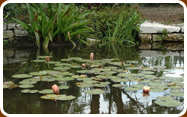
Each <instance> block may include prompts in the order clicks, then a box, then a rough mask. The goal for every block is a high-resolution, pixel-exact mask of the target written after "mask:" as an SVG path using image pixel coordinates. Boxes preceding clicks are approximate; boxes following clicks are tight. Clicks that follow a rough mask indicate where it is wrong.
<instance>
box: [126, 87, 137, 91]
mask: <svg viewBox="0 0 187 117" xmlns="http://www.w3.org/2000/svg"><path fill="white" fill-rule="evenodd" d="M125 90H127V91H138V90H140V88H138V87H126V88H125Z"/></svg>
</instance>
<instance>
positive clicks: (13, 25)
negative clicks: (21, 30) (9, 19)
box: [7, 23, 16, 30]
mask: <svg viewBox="0 0 187 117" xmlns="http://www.w3.org/2000/svg"><path fill="white" fill-rule="evenodd" d="M15 26H16V23H8V27H7V29H8V30H9V29H15V28H16V27H15Z"/></svg>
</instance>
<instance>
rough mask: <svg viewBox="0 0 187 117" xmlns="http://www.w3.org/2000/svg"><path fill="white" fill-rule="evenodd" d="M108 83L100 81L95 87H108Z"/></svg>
mask: <svg viewBox="0 0 187 117" xmlns="http://www.w3.org/2000/svg"><path fill="white" fill-rule="evenodd" d="M106 86H107V84H105V83H99V84H94V87H106Z"/></svg>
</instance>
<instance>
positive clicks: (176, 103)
mask: <svg viewBox="0 0 187 117" xmlns="http://www.w3.org/2000/svg"><path fill="white" fill-rule="evenodd" d="M155 103H156V104H158V105H160V106H166V107H176V106H181V105H182V104H183V103H181V102H179V101H177V100H167V101H165V100H162V101H155Z"/></svg>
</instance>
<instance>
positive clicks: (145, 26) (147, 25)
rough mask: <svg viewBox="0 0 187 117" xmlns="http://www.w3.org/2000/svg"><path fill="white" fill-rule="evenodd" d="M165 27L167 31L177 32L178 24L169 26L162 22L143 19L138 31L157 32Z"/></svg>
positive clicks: (178, 29)
mask: <svg viewBox="0 0 187 117" xmlns="http://www.w3.org/2000/svg"><path fill="white" fill-rule="evenodd" d="M164 29H166V30H167V31H168V32H169V33H173V32H179V31H180V27H179V26H169V25H164V24H159V23H156V22H153V23H152V22H148V21H145V22H144V23H142V24H141V25H140V33H158V32H161V31H163V30H164Z"/></svg>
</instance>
